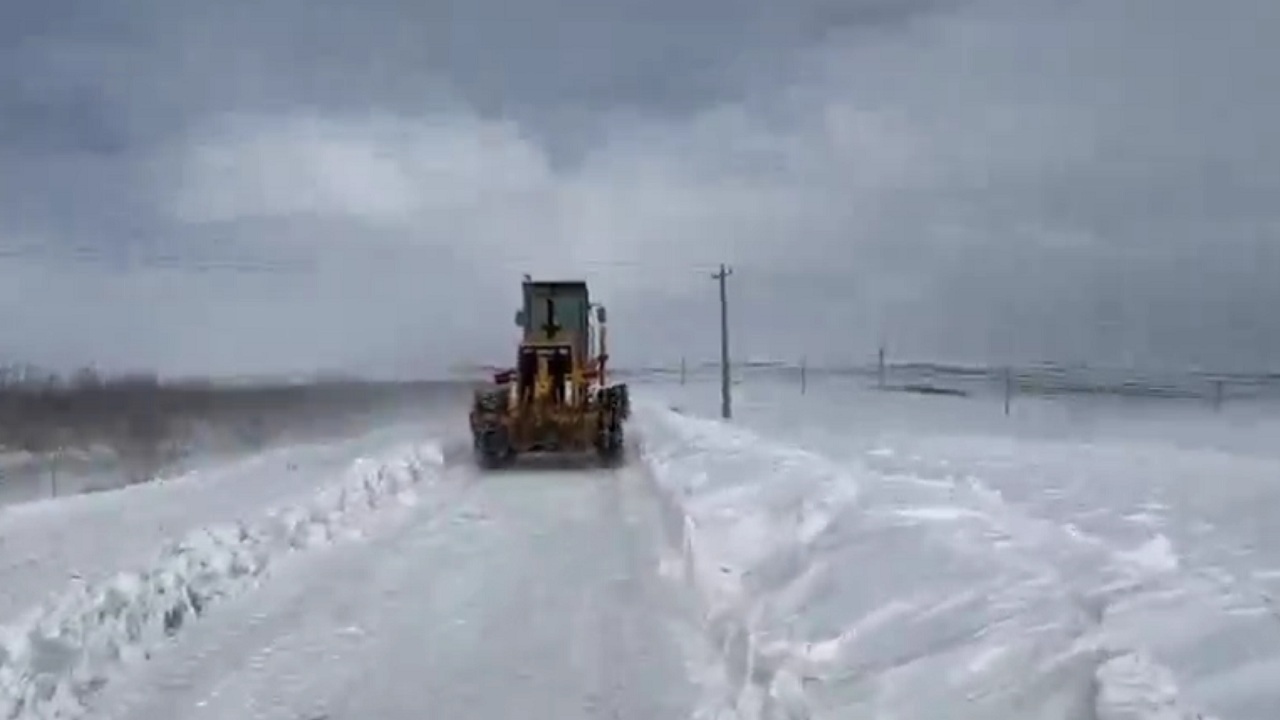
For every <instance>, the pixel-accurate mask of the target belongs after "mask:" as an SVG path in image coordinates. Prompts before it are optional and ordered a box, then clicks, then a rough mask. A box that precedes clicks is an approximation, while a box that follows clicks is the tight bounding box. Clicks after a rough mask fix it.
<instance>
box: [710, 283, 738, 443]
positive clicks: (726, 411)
mask: <svg viewBox="0 0 1280 720" xmlns="http://www.w3.org/2000/svg"><path fill="white" fill-rule="evenodd" d="M732 274H733V270H732V269H731V268H727V267H725V266H724V263H721V264H720V272H717V273H715V274H713V275H712V276H711V279H712V280H716V281H718V282H719V283H720V417H722V418H724V419H725V420H728V419H729V418H731V417H733V403H732V402H731V401H730V398H729V393H730V388H731V384H730V371H729V297H728V294H727V293H726V292H725V280H727V279H728V278H729V276H730V275H732Z"/></svg>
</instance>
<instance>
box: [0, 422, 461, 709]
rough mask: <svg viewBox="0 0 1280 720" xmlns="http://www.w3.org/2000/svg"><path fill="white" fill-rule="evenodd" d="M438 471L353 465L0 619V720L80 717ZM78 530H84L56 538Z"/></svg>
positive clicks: (408, 449)
mask: <svg viewBox="0 0 1280 720" xmlns="http://www.w3.org/2000/svg"><path fill="white" fill-rule="evenodd" d="M443 464H444V458H443V455H442V452H441V448H440V446H439V445H438V444H433V443H427V444H422V443H408V444H403V445H400V446H397V447H395V448H394V449H392V450H390V451H387V452H384V453H381V454H380V455H379V456H378V458H377V459H365V458H361V459H358V460H356V461H355V462H354V463H352V464H350V465H349V466H348V468H347V469H346V471H345V472H343V473H341V474H339V475H338V477H337V478H335V480H334V481H331V482H329V483H327V484H326V483H324V482H323V481H321V482H319V483H317V484H319V485H320V487H319V489H318V490H317V491H315V492H314V494H313V495H312V496H311V497H310V498H309V499H308V500H307V501H305V502H299V503H288V504H283V505H280V506H277V507H275V508H274V509H272V508H268V507H259V508H257V509H256V511H255V513H254V514H253V515H252V516H250V517H247V518H242V519H237V520H227V521H225V522H219V523H215V524H210V525H207V526H204V527H200V528H198V529H194V530H191V531H189V532H186V533H185V535H181V534H180V537H179V539H177V540H172V541H169V542H166V543H164V544H163V545H161V546H160V547H159V549H158V551H157V552H155V553H154V555H152V556H151V558H150V559H149V560H147V561H145V562H143V563H141V564H140V565H138V566H135V569H132V570H125V571H123V572H117V573H116V574H114V575H106V576H104V577H102V578H101V579H98V580H96V581H92V582H87V583H74V584H72V586H71V587H69V588H66V589H64V590H63V591H62V592H61V593H60V594H57V595H55V596H54V597H53V598H52V599H50V600H48V601H46V602H45V603H43V604H41V605H39V606H38V607H36V608H34V609H31V610H29V611H27V612H26V613H24V614H22V615H21V616H19V617H16V618H5V619H4V621H5V622H6V623H8V624H7V626H5V627H3V628H0V717H5V718H55V717H74V716H76V715H78V714H80V712H81V711H82V709H83V699H84V698H85V697H86V696H87V695H89V694H91V693H93V692H94V691H95V690H97V689H98V688H99V687H101V686H102V685H103V684H104V683H106V682H107V681H108V679H109V678H110V677H111V675H112V674H113V673H114V672H116V671H117V670H118V669H119V668H120V666H121V665H123V664H127V663H130V662H133V661H136V660H138V659H139V658H145V657H146V656H147V655H148V654H149V651H150V650H151V649H153V648H154V647H156V645H157V643H160V642H162V641H164V639H165V638H167V637H169V636H172V635H173V634H175V633H176V632H178V631H179V630H180V629H181V628H182V627H183V625H184V624H186V623H188V622H190V621H191V620H192V619H193V618H195V617H197V616H199V615H201V614H202V613H204V612H205V611H207V610H208V609H209V608H210V607H212V606H214V605H216V604H217V603H218V602H219V601H221V600H224V599H226V598H228V597H232V596H235V595H238V594H240V593H242V592H244V591H245V590H246V589H248V588H250V587H252V586H253V585H254V584H255V583H256V582H258V581H259V580H261V579H262V578H263V576H264V574H265V573H267V572H268V571H269V570H270V568H271V567H272V566H273V564H274V563H275V562H276V561H277V560H278V559H280V558H281V557H283V556H285V555H287V554H289V553H292V552H295V551H297V550H299V549H303V548H309V547H313V546H316V545H319V544H325V543H330V542H333V541H335V540H339V539H341V538H343V537H350V536H359V535H360V534H362V533H363V532H365V531H366V530H369V529H372V528H373V527H374V526H375V525H376V524H378V523H379V522H380V521H381V520H382V519H383V518H384V517H385V511H386V510H387V509H388V507H395V506H401V505H404V504H406V503H410V504H411V503H412V502H414V499H415V497H416V495H415V494H414V492H413V490H414V486H415V485H418V484H420V483H423V482H429V481H430V480H432V479H433V478H436V477H439V471H440V469H441V468H442V467H443ZM262 481H264V482H269V480H268V479H266V478H263V479H262ZM313 482H314V481H313ZM158 489H159V490H163V489H164V488H163V486H160V487H159V488H158ZM227 490H230V488H224V492H225V491H227ZM241 507H248V506H247V505H242V506H241ZM55 510H56V509H55V508H52V507H51V508H47V509H46V510H45V512H46V513H47V514H48V517H45V518H44V519H45V520H47V521H50V522H53V523H56V522H58V520H59V518H58V517H57V513H56V512H55ZM115 522H116V523H117V527H116V528H115V530H114V532H115V533H119V534H127V533H129V532H131V531H132V530H133V529H134V526H133V523H132V522H131V520H129V519H125V518H122V517H119V516H117V517H116V518H115ZM78 529H79V530H83V529H84V528H74V527H63V528H62V531H63V532H67V533H73V532H76V531H77V530H78ZM104 542H107V543H109V539H106V538H104ZM120 567H121V566H117V569H119V568H120ZM125 567H127V565H126V566H125Z"/></svg>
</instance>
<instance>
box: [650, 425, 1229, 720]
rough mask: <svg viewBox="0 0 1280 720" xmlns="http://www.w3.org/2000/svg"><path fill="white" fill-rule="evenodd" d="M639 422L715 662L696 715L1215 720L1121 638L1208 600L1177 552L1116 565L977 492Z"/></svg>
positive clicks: (972, 486)
mask: <svg viewBox="0 0 1280 720" xmlns="http://www.w3.org/2000/svg"><path fill="white" fill-rule="evenodd" d="M636 415H637V419H638V420H639V423H640V425H641V429H642V432H641V453H642V456H643V458H644V460H645V462H646V464H647V465H648V466H649V468H650V470H651V474H652V476H653V479H654V481H655V483H656V484H657V486H658V489H659V492H660V494H661V495H662V498H663V502H664V505H665V508H666V512H667V513H668V515H670V516H672V517H669V518H668V527H670V528H674V531H673V533H674V534H677V535H678V536H677V537H675V538H673V539H674V540H675V541H676V542H678V543H680V546H681V547H682V556H683V557H682V563H681V564H682V565H683V567H682V570H683V573H684V577H685V579H686V580H687V581H688V582H690V583H692V584H693V586H694V588H695V589H696V591H697V592H698V594H699V595H700V596H701V598H702V600H703V601H704V606H705V610H706V613H707V616H706V622H707V631H708V634H709V636H710V640H711V642H712V643H713V644H714V645H715V646H716V647H717V648H718V649H719V652H720V656H721V660H722V663H723V665H722V668H721V669H720V670H721V673H720V677H719V678H718V680H717V681H716V683H715V686H714V687H711V688H709V691H710V693H711V696H710V697H709V698H708V700H707V703H706V704H705V706H704V707H703V708H702V711H703V714H702V717H705V718H708V719H710V718H741V719H744V720H745V719H750V720H765V719H768V720H773V719H777V720H782V719H784V718H785V719H787V720H795V719H799V718H806V719H810V718H812V719H816V718H843V717H868V718H873V717H893V718H895V719H896V720H911V719H916V718H918V719H919V720H926V719H930V718H939V717H948V718H973V719H974V720H976V719H977V718H981V719H982V720H1013V719H1014V718H1017V719H1018V720H1022V719H1023V718H1045V719H1046V720H1047V719H1050V718H1076V717H1092V718H1098V719H1099V720H1156V719H1157V718H1158V719H1159V720H1192V719H1198V720H1208V717H1209V716H1207V715H1201V714H1197V713H1195V712H1193V711H1189V710H1186V709H1185V707H1184V703H1183V698H1181V697H1180V694H1179V692H1178V689H1177V687H1176V686H1175V685H1173V684H1172V680H1171V679H1170V677H1169V673H1168V672H1167V668H1165V667H1162V666H1161V665H1159V664H1158V663H1157V662H1155V661H1154V660H1153V659H1152V658H1151V657H1149V656H1148V654H1146V653H1145V652H1142V651H1140V649H1139V647H1138V645H1136V644H1135V643H1139V642H1140V641H1141V639H1142V638H1139V637H1138V636H1130V637H1127V638H1124V642H1120V638H1119V637H1117V636H1116V635H1114V634H1113V633H1112V632H1111V629H1112V628H1111V626H1110V622H1111V620H1112V618H1111V615H1112V614H1118V615H1120V616H1121V618H1122V619H1123V617H1124V616H1127V615H1128V608H1129V607H1130V606H1132V603H1133V602H1135V601H1136V600H1137V599H1138V598H1141V597H1165V598H1167V597H1170V596H1171V594H1172V595H1176V596H1177V597H1179V598H1188V597H1192V598H1195V602H1200V603H1202V601H1203V599H1204V598H1205V597H1207V595H1206V593H1207V592H1209V591H1206V590H1205V589H1204V588H1203V587H1201V588H1197V587H1194V586H1193V585H1192V584H1191V583H1190V581H1189V580H1188V579H1187V578H1185V577H1181V576H1178V573H1177V564H1176V562H1173V561H1172V560H1171V559H1170V557H1168V555H1169V554H1170V553H1171V548H1170V547H1168V541H1167V539H1164V538H1156V539H1153V540H1152V541H1150V542H1148V543H1147V546H1146V547H1143V548H1138V549H1137V550H1140V551H1141V552H1125V550H1134V549H1132V548H1131V549H1117V548H1111V547H1107V546H1105V545H1104V544H1100V543H1098V542H1097V541H1096V539H1094V538H1090V537H1087V536H1082V535H1081V534H1079V533H1078V531H1076V529H1075V528H1071V527H1062V526H1058V525H1055V524H1053V523H1050V522H1047V521H1043V520H1039V519H1035V518H1029V517H1026V516H1022V515H1019V514H1018V513H1017V512H1015V511H1014V510H1013V509H1012V508H1011V507H1009V506H1007V505H1005V504H1004V503H1003V502H1002V501H1001V499H1000V498H999V496H998V494H992V493H991V492H990V491H989V490H987V489H986V488H984V487H982V486H981V485H980V484H979V483H977V482H976V481H975V480H974V479H972V478H963V477H961V478H956V477H944V478H939V479H933V478H920V477H915V476H907V475H892V474H881V473H877V472H875V471H872V470H870V469H869V468H866V467H861V466H857V465H850V466H848V467H841V466H838V465H835V464H833V463H832V462H830V461H828V460H826V459H824V458H823V457H821V456H818V455H814V454H811V453H808V452H805V451H802V450H799V449H797V448H793V447H788V446H785V445H780V444H777V443H773V442H770V441H768V440H766V439H764V438H762V437H760V436H758V435H756V434H754V433H752V432H750V431H748V430H745V429H742V428H740V427H736V426H733V425H731V424H726V423H721V422H718V421H713V420H707V419H699V418H695V417H689V416H686V415H683V414H680V413H676V412H672V411H670V410H667V409H665V408H657V407H650V406H640V407H637V413H636ZM1157 550H1162V551H1164V552H1163V553H1157V552H1156V551H1157ZM1154 555H1160V556H1161V562H1151V561H1150V558H1151V556H1154ZM1171 575H1172V576H1178V577H1177V579H1178V581H1179V584H1178V585H1177V586H1176V587H1173V590H1171V589H1170V588H1171V587H1172V586H1163V585H1162V584H1161V583H1162V582H1164V580H1166V579H1167V578H1168V577H1170V576H1171ZM1197 607H1199V608H1200V609H1201V610H1203V604H1201V605H1198V606H1197ZM1202 617H1203V616H1202Z"/></svg>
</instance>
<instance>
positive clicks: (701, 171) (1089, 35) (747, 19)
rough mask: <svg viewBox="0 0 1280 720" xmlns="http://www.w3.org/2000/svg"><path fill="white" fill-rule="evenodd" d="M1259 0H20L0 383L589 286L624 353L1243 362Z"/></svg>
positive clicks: (416, 368) (363, 360)
mask: <svg viewBox="0 0 1280 720" xmlns="http://www.w3.org/2000/svg"><path fill="white" fill-rule="evenodd" d="M1275 37H1280V4H1277V3H1274V2H1264V1H1263V0H1235V1H1232V2H1224V3H1218V4H1209V3H1203V2H1193V0H1166V1H1164V2H1154V0H1152V1H1149V2H1145V3H1129V4H1120V3H1114V2H1105V1H1103V0H1078V1H1076V2H1067V1H1065V0H1023V1H1022V2H1014V1H1013V0H897V1H895V0H794V1H793V2H790V3H765V2H761V1H759V0H743V1H742V2H729V1H728V0H704V2H700V3H696V4H694V3H684V2H678V1H677V0H651V1H650V2H645V3H640V2H624V1H622V0H596V1H594V2H586V0H536V1H532V2H528V3H525V4H523V5H521V6H520V10H519V11H518V12H517V11H513V10H510V9H509V7H508V6H506V5H503V4H500V3H498V2H496V0H469V2H467V3H465V4H453V3H435V2H431V1H430V0H428V2H423V3H410V2H401V1H398V0H367V1H366V2H362V3H339V2H336V0H306V1H304V0H279V1H278V2H273V3H270V4H266V3H253V2H248V1H247V0H228V1H226V2H222V3H209V2H195V1H194V0H119V1H118V2H114V3H110V4H107V3H93V2H88V1H86V0H48V1H45V2H34V0H14V2H10V3H6V4H5V5H4V6H3V7H0V169H2V170H3V172H0V327H3V328H4V333H3V336H2V337H3V340H2V342H3V345H0V363H9V362H30V363H34V364H38V365H42V366H48V367H52V368H55V369H62V370H69V369H73V368H76V367H80V366H83V365H86V364H90V363H92V364H95V365H98V366H100V367H103V368H104V369H112V368H147V369H155V370H158V371H160V372H161V373H164V374H180V375H192V374H216V375H234V374H255V375H257V374H291V373H308V372H312V371H317V370H318V371H348V372H354V373H362V374H374V375H386V374H403V375H414V376H422V375H432V374H439V373H443V372H447V371H448V369H449V368H450V367H453V366H455V365H460V364H468V363H495V362H496V363H504V362H509V361H510V359H511V357H512V356H513V343H514V341H515V337H516V336H515V327H514V325H513V323H512V314H513V311H514V309H515V307H516V304H517V303H518V300H519V283H520V277H521V275H522V273H525V272H529V273H533V274H534V275H535V276H539V277H555V278H567V277H582V278H585V279H587V280H588V282H589V283H590V287H591V292H592V295H593V299H595V300H598V301H601V302H603V303H604V304H605V305H606V306H608V307H609V310H610V321H611V323H610V324H611V334H610V337H611V339H612V342H613V344H614V346H615V351H616V353H617V355H618V362H619V363H620V364H623V365H645V364H654V363H660V362H665V363H668V364H670V363H678V362H679V358H680V357H681V356H686V357H689V358H702V359H711V358H714V357H716V354H717V348H718V342H719V339H718V335H717V333H718V307H717V300H716V288H715V283H714V281H712V280H711V278H710V273H711V272H712V271H714V269H715V268H716V266H717V264H718V263H721V262H724V263H728V264H729V265H731V266H732V267H733V268H734V275H733V276H732V277H731V278H730V281H729V290H730V298H731V307H730V313H731V323H732V341H733V346H734V354H735V355H736V356H738V357H741V358H744V359H745V358H752V357H758V358H772V359H780V360H787V359H793V358H799V357H801V356H806V357H808V358H809V359H810V361H811V362H813V363H815V364H832V363H836V362H841V363H845V364H858V363H864V362H868V361H873V360H874V356H875V351H876V348H877V347H878V346H879V344H880V343H881V342H884V343H885V344H886V345H887V346H888V347H889V348H890V350H891V353H892V355H893V356H894V358H895V359H898V358H900V359H910V360H927V361H943V362H968V363H984V364H993V365H994V364H1006V363H1023V362H1029V361H1039V360H1049V359H1051V360H1056V361H1059V362H1062V363H1081V362H1082V363H1089V364H1093V365H1106V366H1133V367H1190V366H1201V367H1210V368H1220V369H1228V370H1254V371H1259V372H1261V371H1265V370H1269V369H1274V364H1275V363H1276V362H1277V361H1280V313H1277V312H1275V308H1277V307H1280V211H1278V210H1277V209H1276V206H1277V204H1276V198H1277V197H1280V173H1278V172H1277V170H1278V169H1280V102H1277V99H1276V96H1277V89H1278V88H1280V47H1277V45H1276V43H1275V42H1274V38H1275Z"/></svg>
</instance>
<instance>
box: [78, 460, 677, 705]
mask: <svg viewBox="0 0 1280 720" xmlns="http://www.w3.org/2000/svg"><path fill="white" fill-rule="evenodd" d="M646 482H647V481H646V479H645V477H644V475H643V473H642V472H640V471H639V470H638V469H637V468H636V467H635V466H632V467H631V468H626V469H623V470H619V471H615V472H604V471H599V470H588V471H579V472H575V471H538V470H532V471H519V472H502V473H496V474H491V475H486V476H484V477H483V478H482V477H480V476H478V475H477V474H476V473H475V471H473V470H471V469H470V468H468V467H466V466H461V467H455V468H451V469H449V470H447V471H446V472H445V474H444V476H443V478H442V479H441V481H440V482H439V484H438V488H439V492H438V497H436V499H435V500H434V501H433V502H424V503H419V504H418V505H417V506H416V507H415V508H414V509H413V510H412V511H411V512H410V514H409V515H408V516H407V517H403V518H399V519H398V520H397V521H396V522H395V524H394V525H393V526H390V527H387V528H383V529H382V530H381V531H379V532H378V533H377V534H375V535H374V536H372V537H371V538H370V539H368V540H364V541H359V542H352V543H346V544H342V545H339V546H336V547H333V548H331V549H329V550H327V551H326V552H323V553H318V554H315V555H314V556H311V557H307V558H305V559H302V560H299V561H297V562H294V563H293V564H292V565H290V566H289V567H288V568H286V569H285V570H284V571H282V572H281V573H278V574H277V575H276V576H275V577H274V578H273V579H272V581H271V582H270V583H269V584H267V585H266V586H264V587H263V588H261V589H260V590H258V591H256V592H253V593H251V594H248V595H245V596H242V597H240V598H238V599H236V600H234V601H232V602H230V603H227V604H224V605H222V606H220V607H219V608H218V609H217V610H216V611H215V612H211V613H210V614H209V615H208V616H207V617H206V618H205V619H204V620H203V621H202V622H200V623H197V624H196V625H194V626H192V627H191V628H190V629H189V630H188V631H187V632H186V633H184V636H183V638H182V641H181V642H179V643H176V644H173V645H171V646H169V647H166V648H164V649H162V650H160V651H159V652H157V653H156V654H155V655H154V656H153V659H152V662H150V663H147V664H145V665H143V666H140V667H139V668H138V672H136V673H133V674H132V675H131V676H130V677H128V678H127V679H126V680H123V681H121V682H117V683H113V684H112V685H110V686H109V687H107V688H106V689H105V690H104V691H103V692H102V693H101V694H100V695H99V696H98V697H97V698H96V699H95V700H94V702H93V703H92V704H91V706H90V709H91V713H90V714H91V715H92V716H93V717H96V718H102V719H103V720H108V719H111V720H125V719H137V720H161V719H164V720H168V719H170V718H188V719H190V720H202V719H207V718H219V719H225V720H233V719H234V720H248V719H249V718H262V719H266V718H280V719H281V720H286V719H287V720H298V719H299V718H328V719H329V720H339V719H344V718H350V719H352V720H355V719H356V718H379V719H380V720H395V719H398V718H405V719H406V720H407V719H409V718H421V717H424V716H427V715H429V716H431V717H470V718H515V717H548V718H550V717H554V718H560V719H565V718H637V719H639V718H652V719H654V720H657V719H658V718H663V719H667V718H679V717H687V716H688V714H689V712H690V708H691V707H692V704H693V701H694V695H693V693H694V690H693V688H692V686H691V684H690V682H689V680H688V677H689V675H688V673H687V671H686V669H685V658H686V654H685V650H684V649H682V646H681V645H680V643H679V637H680V636H681V635H685V636H687V635H688V633H687V628H681V627H680V625H681V623H683V622H685V620H684V619H685V618H687V617H688V615H687V614H686V612H685V610H684V609H682V608H681V607H679V597H680V594H679V593H678V592H675V593H673V588H672V587H671V586H670V584H669V583H666V582H664V581H663V580H662V579H661V578H660V576H659V574H658V565H659V557H658V555H659V551H660V549H661V547H662V538H661V537H660V536H661V532H662V526H661V522H660V518H659V516H658V514H657V511H656V508H655V506H654V503H653V499H652V495H651V493H650V491H649V488H648V487H646Z"/></svg>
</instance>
